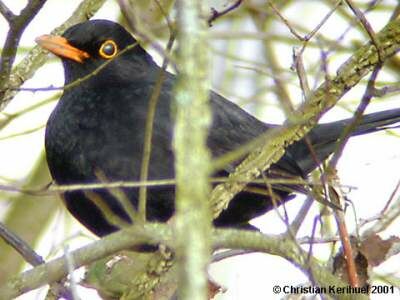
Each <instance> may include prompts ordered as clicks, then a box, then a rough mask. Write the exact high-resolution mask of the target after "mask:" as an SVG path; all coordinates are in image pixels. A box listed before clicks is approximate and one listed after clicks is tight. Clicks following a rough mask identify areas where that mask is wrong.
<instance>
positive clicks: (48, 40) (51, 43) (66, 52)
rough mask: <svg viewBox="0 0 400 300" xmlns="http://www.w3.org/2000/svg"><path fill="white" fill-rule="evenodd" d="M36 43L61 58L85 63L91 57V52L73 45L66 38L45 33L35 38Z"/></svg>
mask: <svg viewBox="0 0 400 300" xmlns="http://www.w3.org/2000/svg"><path fill="white" fill-rule="evenodd" d="M35 41H36V43H37V44H38V45H39V46H40V47H42V48H44V49H46V50H48V51H50V52H51V53H54V54H55V55H57V56H59V57H61V58H68V59H71V60H73V61H76V62H78V63H83V62H84V60H85V59H87V58H89V57H90V55H89V53H87V52H85V51H82V50H80V49H78V48H76V47H74V46H72V45H71V44H70V43H69V42H68V40H67V39H66V38H63V37H61V36H55V35H48V34H44V35H41V36H39V37H37V38H36V39H35Z"/></svg>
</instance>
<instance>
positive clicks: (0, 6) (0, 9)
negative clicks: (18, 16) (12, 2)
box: [0, 1, 15, 24]
mask: <svg viewBox="0 0 400 300" xmlns="http://www.w3.org/2000/svg"><path fill="white" fill-rule="evenodd" d="M0 14H2V15H3V17H4V19H6V20H7V22H8V24H11V23H12V22H13V20H14V18H15V15H14V13H13V12H12V11H11V10H10V9H9V8H8V7H7V6H6V5H5V4H4V3H3V1H0Z"/></svg>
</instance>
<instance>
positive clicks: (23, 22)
mask: <svg viewBox="0 0 400 300" xmlns="http://www.w3.org/2000/svg"><path fill="white" fill-rule="evenodd" d="M45 2H46V0H30V1H28V3H27V5H26V6H25V7H24V8H23V9H22V10H21V13H20V14H19V15H18V16H15V15H13V14H12V15H11V11H10V10H8V9H7V7H6V6H5V5H4V4H3V3H2V2H1V5H0V8H1V12H2V13H3V15H4V17H5V18H6V19H7V21H8V22H9V25H10V29H9V31H8V34H7V38H6V41H5V43H4V45H3V51H2V53H1V58H0V98H1V96H2V94H4V89H5V88H6V86H7V84H8V79H9V76H10V73H11V68H12V66H13V64H14V60H15V55H16V54H17V49H18V44H19V40H20V38H21V36H22V33H23V32H24V30H25V28H26V27H27V26H28V24H29V23H30V22H31V21H32V20H33V18H34V17H35V16H36V14H37V13H38V12H39V10H40V9H41V8H42V6H43V5H44V3H45Z"/></svg>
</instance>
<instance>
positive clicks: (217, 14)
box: [207, 0, 243, 27]
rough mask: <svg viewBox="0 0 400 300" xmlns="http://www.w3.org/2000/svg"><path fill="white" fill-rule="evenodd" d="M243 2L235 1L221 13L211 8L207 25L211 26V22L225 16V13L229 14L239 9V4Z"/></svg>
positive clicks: (241, 0)
mask: <svg viewBox="0 0 400 300" xmlns="http://www.w3.org/2000/svg"><path fill="white" fill-rule="evenodd" d="M242 2H243V0H237V1H236V2H235V3H233V4H232V5H231V6H228V7H227V8H225V9H224V10H222V11H217V10H216V9H215V8H214V7H211V16H210V17H209V18H208V20H207V23H208V26H210V27H211V26H212V25H213V24H212V23H213V22H214V21H215V20H216V19H218V18H219V17H222V16H223V15H226V14H227V13H229V12H231V11H232V10H234V9H236V8H237V7H239V5H240V4H242Z"/></svg>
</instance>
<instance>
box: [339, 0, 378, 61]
mask: <svg viewBox="0 0 400 300" xmlns="http://www.w3.org/2000/svg"><path fill="white" fill-rule="evenodd" d="M345 1H346V3H347V5H348V6H349V7H350V9H351V10H352V11H353V13H354V14H355V15H356V17H357V18H358V20H359V21H360V23H361V24H362V25H363V27H364V29H365V31H366V32H367V33H368V35H369V37H370V39H371V41H372V44H373V45H374V46H375V47H376V50H377V53H378V56H379V60H380V61H381V62H383V60H382V57H383V55H382V51H381V47H380V46H379V42H378V40H377V38H376V34H375V32H374V30H373V29H372V26H371V24H370V23H369V22H368V20H367V18H366V17H365V15H364V14H363V12H362V11H361V10H359V9H358V8H357V6H355V5H354V3H353V1H352V0H345Z"/></svg>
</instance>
